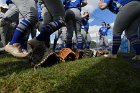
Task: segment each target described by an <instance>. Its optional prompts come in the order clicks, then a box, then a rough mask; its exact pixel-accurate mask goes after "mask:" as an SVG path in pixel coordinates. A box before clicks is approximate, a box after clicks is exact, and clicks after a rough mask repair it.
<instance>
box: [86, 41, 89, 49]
mask: <svg viewBox="0 0 140 93" xmlns="http://www.w3.org/2000/svg"><path fill="white" fill-rule="evenodd" d="M89 48H90V42H89V41H87V42H86V49H89Z"/></svg>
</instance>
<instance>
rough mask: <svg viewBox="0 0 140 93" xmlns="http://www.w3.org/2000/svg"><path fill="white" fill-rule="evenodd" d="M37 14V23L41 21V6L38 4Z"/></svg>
mask: <svg viewBox="0 0 140 93" xmlns="http://www.w3.org/2000/svg"><path fill="white" fill-rule="evenodd" d="M37 12H38V21H43V17H42V9H41V5H40V4H39V2H37Z"/></svg>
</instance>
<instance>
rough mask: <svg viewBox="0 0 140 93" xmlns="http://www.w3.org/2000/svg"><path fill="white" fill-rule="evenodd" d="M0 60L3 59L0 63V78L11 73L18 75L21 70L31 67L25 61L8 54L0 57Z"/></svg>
mask: <svg viewBox="0 0 140 93" xmlns="http://www.w3.org/2000/svg"><path fill="white" fill-rule="evenodd" d="M0 58H5V59H3V61H5V62H0V77H3V76H6V75H11V74H12V73H14V72H15V73H19V72H21V71H23V70H26V69H28V68H31V65H30V64H29V63H28V61H27V60H26V59H16V58H14V57H12V56H11V55H9V54H3V55H0Z"/></svg>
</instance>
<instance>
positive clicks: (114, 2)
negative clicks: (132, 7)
mask: <svg viewBox="0 0 140 93" xmlns="http://www.w3.org/2000/svg"><path fill="white" fill-rule="evenodd" d="M130 1H132V0H104V3H107V4H108V5H109V6H108V8H109V10H110V11H111V12H113V13H115V14H117V13H118V12H119V9H120V8H121V7H122V6H124V5H125V4H127V3H129V2H130Z"/></svg>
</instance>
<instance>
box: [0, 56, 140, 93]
mask: <svg viewBox="0 0 140 93" xmlns="http://www.w3.org/2000/svg"><path fill="white" fill-rule="evenodd" d="M0 93H140V73H139V71H137V70H136V69H135V68H134V67H133V66H132V65H131V64H130V63H128V62H125V61H124V60H122V59H121V58H119V59H117V60H115V59H108V58H103V57H97V58H89V59H82V60H76V61H73V62H66V63H61V64H57V65H54V66H52V67H47V68H38V69H37V70H36V71H34V69H33V68H32V67H31V66H30V65H29V63H28V62H27V60H25V59H16V58H13V57H12V56H10V55H7V54H6V55H0Z"/></svg>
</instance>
